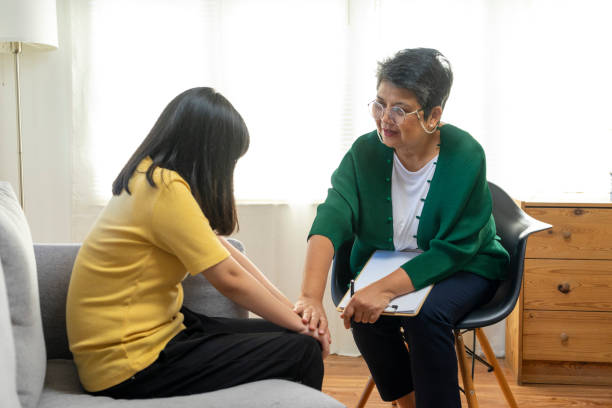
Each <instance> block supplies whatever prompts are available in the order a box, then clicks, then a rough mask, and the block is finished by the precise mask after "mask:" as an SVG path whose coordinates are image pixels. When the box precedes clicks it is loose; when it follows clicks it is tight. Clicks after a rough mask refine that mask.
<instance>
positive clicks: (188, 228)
mask: <svg viewBox="0 0 612 408" xmlns="http://www.w3.org/2000/svg"><path fill="white" fill-rule="evenodd" d="M158 188H160V189H161V191H160V193H159V195H158V197H157V200H156V202H155V204H154V206H153V217H152V224H153V237H154V239H155V241H156V244H157V245H158V246H159V247H160V248H162V249H164V250H165V251H167V252H169V253H171V254H173V255H174V256H176V257H177V258H178V259H179V260H180V261H181V262H182V263H183V265H185V268H186V269H187V271H188V272H189V273H190V274H191V275H196V274H198V273H200V272H202V271H204V270H206V269H208V268H210V267H212V266H214V265H216V264H218V263H219V262H221V261H223V260H224V259H226V258H228V257H229V255H230V254H229V252H228V251H227V249H225V248H224V247H223V245H222V244H221V243H220V242H219V239H218V238H217V235H216V234H215V232H214V231H213V229H212V228H211V226H210V223H209V222H208V219H207V218H206V216H205V215H204V213H203V212H202V210H201V209H200V206H199V205H198V203H197V202H196V200H195V198H194V197H193V195H192V194H191V191H190V189H189V186H188V185H187V183H186V182H185V181H183V180H171V181H170V182H167V183H159V185H158Z"/></svg>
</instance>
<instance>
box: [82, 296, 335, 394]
mask: <svg viewBox="0 0 612 408" xmlns="http://www.w3.org/2000/svg"><path fill="white" fill-rule="evenodd" d="M181 312H182V313H183V315H184V316H185V322H184V323H185V326H186V327H187V329H185V330H183V331H182V332H180V333H179V334H177V335H176V336H175V337H174V338H173V339H172V340H171V341H170V342H169V343H168V344H167V345H166V347H165V348H164V350H163V351H162V352H161V353H160V355H159V357H158V359H157V360H156V361H155V362H154V363H153V364H151V365H150V366H149V367H147V368H145V369H144V370H142V371H140V372H139V373H137V374H136V375H134V376H133V377H132V378H130V379H128V380H126V381H124V382H122V383H120V384H118V385H115V386H113V387H111V388H108V389H106V390H103V391H99V392H96V393H92V394H94V395H105V396H110V397H113V398H128V399H134V398H160V397H170V396H177V395H189V394H197V393H203V392H208V391H214V390H219V389H222V388H228V387H232V386H234V385H238V384H244V383H247V382H253V381H258V380H264V379H270V378H280V379H286V380H291V381H296V382H301V383H303V384H305V385H308V386H310V387H312V388H316V389H318V390H320V389H321V385H322V382H323V359H322V356H321V347H320V345H319V342H318V341H317V340H315V339H314V338H312V337H310V336H305V335H302V334H298V333H294V332H292V331H289V330H286V329H284V328H282V327H279V326H277V325H275V324H272V323H270V322H268V321H266V320H262V319H228V318H222V317H208V316H204V315H201V314H198V313H195V312H192V311H190V310H189V309H187V308H185V307H183V308H182V309H181Z"/></svg>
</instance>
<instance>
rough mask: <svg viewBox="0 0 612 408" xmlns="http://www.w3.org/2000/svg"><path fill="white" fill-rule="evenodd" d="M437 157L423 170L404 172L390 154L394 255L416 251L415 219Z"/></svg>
mask: <svg viewBox="0 0 612 408" xmlns="http://www.w3.org/2000/svg"><path fill="white" fill-rule="evenodd" d="M437 161H438V156H437V155H436V157H434V158H433V159H431V160H430V161H429V162H428V163H427V164H426V165H425V166H423V168H421V169H420V170H417V171H408V170H406V168H405V167H404V166H403V165H402V163H401V162H400V160H399V157H397V154H393V174H392V176H391V177H392V178H391V203H392V206H393V245H394V246H395V250H396V251H402V250H404V249H416V248H418V245H417V239H416V235H417V230H418V228H419V218H417V217H420V216H421V212H422V211H423V205H424V204H425V197H427V193H428V192H429V185H430V183H431V179H432V178H433V175H434V173H435V171H436V164H435V163H436V162H437Z"/></svg>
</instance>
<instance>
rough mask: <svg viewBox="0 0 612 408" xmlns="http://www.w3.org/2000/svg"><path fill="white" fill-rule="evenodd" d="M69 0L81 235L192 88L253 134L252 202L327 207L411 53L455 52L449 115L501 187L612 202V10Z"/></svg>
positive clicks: (242, 193) (367, 0)
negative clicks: (396, 69)
mask: <svg viewBox="0 0 612 408" xmlns="http://www.w3.org/2000/svg"><path fill="white" fill-rule="evenodd" d="M66 1H69V2H70V8H71V22H72V24H71V33H72V44H71V50H72V59H73V63H72V70H73V104H74V126H73V131H74V133H73V134H74V146H75V150H74V160H73V180H74V188H73V191H74V199H73V238H74V239H75V240H81V239H82V238H83V237H84V235H85V233H86V231H87V230H88V228H89V227H90V225H91V222H92V221H93V219H94V218H95V216H96V215H97V213H98V211H99V209H100V208H101V206H102V205H103V204H104V203H105V202H106V200H107V199H108V198H109V197H110V187H111V182H112V180H113V179H114V177H115V176H116V174H117V173H118V172H119V170H120V169H121V167H122V165H123V164H124V163H125V162H126V160H127V158H128V157H129V155H130V154H131V152H132V151H133V150H134V149H135V147H136V146H137V145H138V144H139V143H140V141H141V140H142V139H143V138H144V137H145V136H146V134H147V133H148V131H149V129H150V127H151V126H152V125H153V123H154V121H155V119H156V118H157V116H158V115H159V114H160V113H161V111H162V109H163V108H164V106H165V105H166V104H167V103H168V102H169V101H170V99H171V98H172V97H174V96H175V95H177V94H178V93H179V92H181V91H183V90H185V89H187V88H190V87H194V86H212V87H215V88H216V89H217V90H219V91H220V92H222V93H223V94H224V95H225V96H227V97H228V99H229V100H230V101H231V102H232V103H233V104H234V106H235V107H236V108H237V109H238V111H239V112H241V114H242V115H243V117H244V118H245V121H246V123H247V126H248V127H249V129H250V133H251V147H250V150H249V152H248V153H247V155H246V156H245V157H244V158H242V159H241V160H240V161H239V164H238V168H237V171H236V180H235V184H236V194H237V197H238V199H239V200H240V202H241V203H243V204H248V203H253V202H266V203H270V202H279V201H280V202H285V203H290V204H295V203H301V204H308V203H313V202H317V201H319V200H321V199H323V198H324V197H325V191H326V188H327V186H328V184H329V177H330V175H331V172H332V171H333V169H334V168H335V166H336V165H337V164H338V162H339V160H340V158H341V156H342V154H343V153H344V152H345V151H346V149H347V148H348V146H349V145H350V143H351V142H352V141H353V140H354V139H355V138H356V137H358V136H359V135H360V134H363V133H365V132H367V131H369V130H371V129H372V128H373V124H372V121H371V119H370V118H369V117H368V115H367V112H366V105H367V103H368V102H369V101H370V100H372V99H373V98H374V96H375V71H376V62H377V61H379V60H381V59H382V58H385V57H387V56H390V55H392V54H393V53H394V52H396V51H397V50H400V49H402V48H409V47H432V48H437V49H438V50H440V51H441V52H442V53H444V54H445V55H446V56H447V57H448V58H449V59H450V61H451V63H452V65H453V69H454V73H455V83H454V86H453V89H452V91H451V96H450V99H449V101H448V103H447V106H446V109H445V112H444V115H443V120H445V121H447V122H450V123H453V124H455V125H457V126H459V127H461V128H464V129H466V130H467V131H469V132H470V133H472V135H473V136H474V137H475V138H476V139H477V140H479V141H480V142H481V144H482V145H483V146H484V148H485V151H486V153H487V157H488V178H489V179H490V180H493V181H496V182H497V183H499V184H500V185H501V186H503V187H504V188H505V189H506V190H507V191H508V192H510V193H511V194H512V195H513V196H515V197H517V198H520V199H529V198H531V197H532V196H533V195H535V194H544V193H562V192H583V193H584V194H585V196H590V195H597V196H604V195H606V196H607V193H608V192H609V188H610V186H609V184H610V179H609V177H610V176H609V172H610V171H612V154H611V152H612V125H610V122H609V121H608V120H607V119H608V113H609V112H610V110H611V109H610V108H611V107H610V102H609V95H610V94H612V81H611V80H610V74H609V73H610V72H612V53H611V51H610V50H611V47H610V45H609V39H610V38H612V28H611V25H610V24H609V21H608V20H609V16H610V10H611V7H610V4H611V3H610V2H609V1H606V0H582V1H575V0H571V1H570V0H512V1H510V0H460V1H459V0H431V1H427V2H424V1H407V0H309V1H304V0H301V1H298V0H258V1H247V0H181V1H176V0H66ZM295 218H296V217H288V218H287V219H286V220H283V221H284V222H287V223H289V224H287V225H289V226H291V225H292V224H291V223H292V222H294V221H292V220H294V219H295ZM300 222H302V221H300ZM289 229H291V228H289ZM294 230H295V231H299V234H303V233H304V231H303V230H304V226H302V225H301V224H300V225H299V226H297V224H296V228H294ZM304 238H305V237H304ZM292 239H293V238H292ZM295 242H296V243H297V244H296V245H303V244H304V241H303V238H299V239H296V240H295ZM248 244H249V243H248V242H247V246H248ZM296 253H298V254H301V253H302V252H301V249H300V250H296ZM272 256H273V255H272ZM255 257H257V255H256V254H255ZM296 262H301V259H298V260H297V261H296ZM270 273H271V274H272V275H275V274H278V275H279V276H280V273H281V271H270ZM292 273H294V274H295V276H294V279H292V280H291V282H292V283H291V284H292V285H299V280H300V277H299V268H297V267H296V268H295V269H293V272H292ZM287 284H289V283H287ZM281 289H283V288H282V287H281ZM343 335H344V334H337V335H336V336H335V338H336V339H338V336H343ZM500 342H501V343H498V344H497V346H496V349H497V351H498V352H499V351H500V350H501V349H503V338H500ZM500 344H501V345H500Z"/></svg>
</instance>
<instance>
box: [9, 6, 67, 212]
mask: <svg viewBox="0 0 612 408" xmlns="http://www.w3.org/2000/svg"><path fill="white" fill-rule="evenodd" d="M56 48H57V14H56V5H55V0H2V2H0V50H1V51H2V52H9V53H11V54H13V59H14V66H15V104H16V109H15V110H16V112H17V150H18V151H17V153H18V157H17V162H18V173H19V202H20V203H21V207H22V208H25V200H24V184H23V146H22V135H21V90H20V87H19V79H20V78H19V57H20V55H21V53H22V51H26V52H29V51H48V50H54V49H56Z"/></svg>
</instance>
